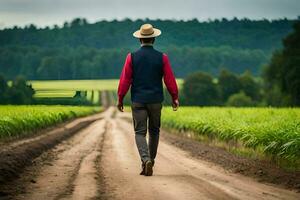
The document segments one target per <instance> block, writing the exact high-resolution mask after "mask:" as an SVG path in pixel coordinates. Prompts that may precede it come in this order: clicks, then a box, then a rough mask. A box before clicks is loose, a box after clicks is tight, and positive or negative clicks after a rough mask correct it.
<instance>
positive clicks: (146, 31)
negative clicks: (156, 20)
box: [133, 24, 161, 38]
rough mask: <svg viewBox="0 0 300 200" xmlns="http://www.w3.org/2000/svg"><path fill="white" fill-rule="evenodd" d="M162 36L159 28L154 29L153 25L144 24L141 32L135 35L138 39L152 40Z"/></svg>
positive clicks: (136, 32)
mask: <svg viewBox="0 0 300 200" xmlns="http://www.w3.org/2000/svg"><path fill="white" fill-rule="evenodd" d="M160 34H161V31H160V30H159V29H157V28H153V26H152V25H151V24H143V25H142V26H141V28H140V30H137V31H135V32H134V33H133V36H134V37H136V38H152V37H157V36H159V35H160Z"/></svg>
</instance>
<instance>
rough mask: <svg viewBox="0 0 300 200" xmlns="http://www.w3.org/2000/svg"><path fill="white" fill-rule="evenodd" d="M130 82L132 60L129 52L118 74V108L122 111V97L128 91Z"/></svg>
mask: <svg viewBox="0 0 300 200" xmlns="http://www.w3.org/2000/svg"><path fill="white" fill-rule="evenodd" d="M131 83H132V62H131V54H130V53H129V54H128V55H127V57H126V60H125V63H124V66H123V70H122V73H121V76H120V81H119V86H118V105H117V106H118V109H119V110H120V111H121V112H123V99H124V96H125V95H126V93H127V92H128V90H129V88H130V85H131Z"/></svg>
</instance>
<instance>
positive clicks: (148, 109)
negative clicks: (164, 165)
mask: <svg viewBox="0 0 300 200" xmlns="http://www.w3.org/2000/svg"><path fill="white" fill-rule="evenodd" d="M161 108H162V104H161V103H154V104H143V103H136V102H132V105H131V110H132V117H133V126H134V131H135V141H136V145H137V148H138V151H139V154H140V157H141V160H142V161H143V162H145V161H147V160H154V159H155V157H156V153H157V147H158V141H159V129H160V116H161ZM147 122H148V123H147ZM147 125H148V131H149V140H148V144H147V141H146V134H147Z"/></svg>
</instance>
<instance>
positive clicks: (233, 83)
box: [218, 69, 242, 102]
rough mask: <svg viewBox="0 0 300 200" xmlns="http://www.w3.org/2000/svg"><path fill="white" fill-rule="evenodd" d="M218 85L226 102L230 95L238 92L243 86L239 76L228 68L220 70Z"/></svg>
mask: <svg viewBox="0 0 300 200" xmlns="http://www.w3.org/2000/svg"><path fill="white" fill-rule="evenodd" d="M218 85H219V88H220V94H221V97H222V100H223V102H226V101H227V99H228V97H229V96H231V95H232V94H235V93H238V92H239V91H240V90H241V88H242V86H241V82H240V80H239V78H238V76H237V75H236V74H234V73H232V72H230V71H228V70H226V69H223V70H222V71H221V72H220V75H219V77H218Z"/></svg>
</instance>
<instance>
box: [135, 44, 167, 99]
mask: <svg viewBox="0 0 300 200" xmlns="http://www.w3.org/2000/svg"><path fill="white" fill-rule="evenodd" d="M131 60H132V66H133V77H132V78H133V80H132V85H131V101H133V102H138V103H161V102H162V101H163V99H164V97H163V85H162V77H163V54H162V53H161V52H159V51H157V50H155V49H154V48H153V47H152V46H142V47H141V48H140V49H139V50H137V51H136V52H134V53H131Z"/></svg>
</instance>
